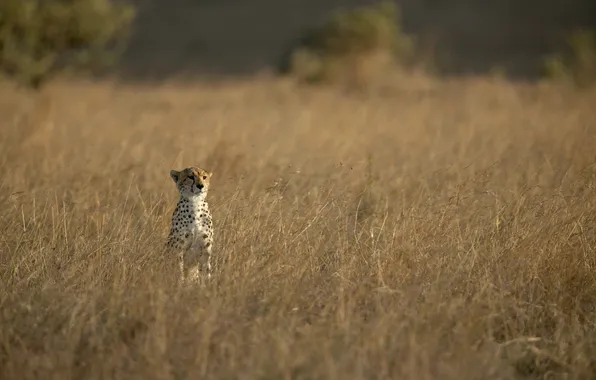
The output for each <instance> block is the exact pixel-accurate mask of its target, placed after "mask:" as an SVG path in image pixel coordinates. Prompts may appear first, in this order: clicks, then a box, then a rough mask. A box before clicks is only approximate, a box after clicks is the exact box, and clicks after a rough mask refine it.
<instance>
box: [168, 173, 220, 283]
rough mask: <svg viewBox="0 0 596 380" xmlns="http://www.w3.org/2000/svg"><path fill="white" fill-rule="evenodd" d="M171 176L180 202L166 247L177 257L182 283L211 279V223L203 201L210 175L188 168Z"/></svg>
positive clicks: (207, 207) (206, 205)
mask: <svg viewBox="0 0 596 380" xmlns="http://www.w3.org/2000/svg"><path fill="white" fill-rule="evenodd" d="M170 176H171V177H172V180H174V182H175V183H176V187H177V188H178V191H179V192H180V200H179V201H178V204H177V205H176V209H175V210H174V213H173V214H172V227H171V229H170V235H169V236H168V241H167V244H166V246H167V248H168V249H169V250H171V251H174V252H176V253H178V255H179V262H180V272H181V278H182V280H183V281H184V280H190V281H198V280H200V279H201V277H202V276H201V274H204V273H206V276H207V278H211V250H212V248H213V222H212V219H211V213H210V212H209V205H208V204H207V201H206V197H207V192H208V190H209V181H210V179H211V173H210V172H208V171H206V170H204V169H201V168H198V167H189V168H186V169H183V170H182V171H176V170H172V171H170Z"/></svg>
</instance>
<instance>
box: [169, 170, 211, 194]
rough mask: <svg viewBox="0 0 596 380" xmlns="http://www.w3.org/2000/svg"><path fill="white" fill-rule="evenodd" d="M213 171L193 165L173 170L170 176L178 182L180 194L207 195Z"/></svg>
mask: <svg viewBox="0 0 596 380" xmlns="http://www.w3.org/2000/svg"><path fill="white" fill-rule="evenodd" d="M211 174H212V173H211V172H208V171H207V170H205V169H201V168H198V167H194V166H191V167H189V168H186V169H183V170H182V171H176V170H171V171H170V176H171V177H172V179H173V180H174V182H175V183H176V187H177V188H178V191H180V194H182V195H186V196H203V197H206V196H207V191H208V190H209V180H210V179H211Z"/></svg>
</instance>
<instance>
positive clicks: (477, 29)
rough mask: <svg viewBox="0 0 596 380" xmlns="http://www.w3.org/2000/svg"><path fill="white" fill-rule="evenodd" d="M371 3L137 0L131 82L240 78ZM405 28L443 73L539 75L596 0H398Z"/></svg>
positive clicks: (593, 18) (124, 63)
mask: <svg viewBox="0 0 596 380" xmlns="http://www.w3.org/2000/svg"><path fill="white" fill-rule="evenodd" d="M376 3H378V1H371V0H251V1H245V0H136V1H135V2H134V4H135V5H136V6H137V12H138V13H137V19H136V23H135V26H134V34H133V36H132V40H131V43H130V46H129V50H128V51H127V53H126V54H125V55H124V57H123V58H122V60H121V61H120V64H119V66H118V67H117V72H118V74H119V75H120V76H121V77H123V78H126V79H136V80H148V79H154V80H163V79H167V78H169V77H171V76H178V75H186V74H193V75H211V76H213V75H216V76H219V75H239V74H240V75H243V74H252V73H254V72H258V71H260V70H263V69H264V68H267V67H271V66H274V65H275V64H276V62H277V61H278V60H279V57H280V54H282V52H283V51H284V49H286V48H287V46H288V44H291V43H292V41H295V40H296V39H297V38H299V36H300V35H301V33H302V32H303V30H304V29H305V28H308V27H312V26H313V25H315V24H317V23H320V22H322V21H324V20H325V19H326V18H327V17H328V16H329V14H330V12H332V11H333V10H336V9H338V8H342V7H345V8H351V7H353V6H361V5H369V4H376ZM396 3H397V4H398V6H399V8H400V10H401V18H402V22H403V30H404V32H406V33H408V34H411V35H413V36H414V37H415V38H416V39H417V41H418V45H420V46H421V47H422V48H423V49H427V52H428V54H432V55H434V56H435V57H434V59H435V60H436V61H437V66H439V69H440V71H441V73H442V74H445V75H460V74H483V73H487V72H488V71H490V70H491V69H494V68H495V67H499V68H500V69H502V70H504V71H505V72H507V74H508V76H510V77H514V78H533V77H536V76H537V75H539V74H540V68H541V63H542V60H543V59H544V56H545V55H547V54H549V53H552V52H553V51H555V50H557V49H558V48H560V46H561V44H562V40H563V37H562V36H563V34H564V33H566V32H568V31H570V30H573V29H575V28H594V26H595V25H596V1H593V0H397V1H396Z"/></svg>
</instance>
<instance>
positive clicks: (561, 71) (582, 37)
mask: <svg viewBox="0 0 596 380" xmlns="http://www.w3.org/2000/svg"><path fill="white" fill-rule="evenodd" d="M565 42H566V46H565V51H564V52H563V53H561V54H558V55H556V56H553V57H550V58H548V59H547V60H546V62H545V69H546V75H547V76H548V77H549V78H551V79H554V80H563V81H567V82H570V83H573V84H575V85H577V86H579V87H589V86H593V85H594V84H596V32H595V31H593V30H576V31H574V32H572V33H570V34H569V35H568V36H567V38H566V40H565Z"/></svg>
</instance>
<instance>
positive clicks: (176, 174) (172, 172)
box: [170, 170, 180, 183]
mask: <svg viewBox="0 0 596 380" xmlns="http://www.w3.org/2000/svg"><path fill="white" fill-rule="evenodd" d="M170 177H172V179H173V180H174V182H176V183H178V178H180V172H177V171H176V170H170Z"/></svg>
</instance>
